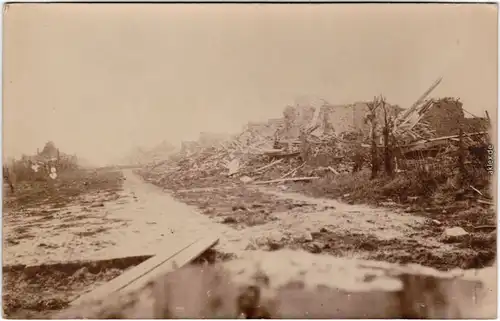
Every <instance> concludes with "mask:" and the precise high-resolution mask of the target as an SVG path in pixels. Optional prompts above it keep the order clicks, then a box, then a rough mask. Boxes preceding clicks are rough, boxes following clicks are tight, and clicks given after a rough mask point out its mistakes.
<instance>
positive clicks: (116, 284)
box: [71, 237, 219, 305]
mask: <svg viewBox="0 0 500 321" xmlns="http://www.w3.org/2000/svg"><path fill="white" fill-rule="evenodd" d="M218 241H219V239H218V238H217V237H205V238H198V239H196V240H194V241H193V240H192V239H191V240H189V241H188V242H182V241H178V240H176V239H169V240H168V243H166V244H165V249H166V250H165V251H164V252H162V253H157V254H156V255H155V256H153V257H152V258H150V259H149V260H146V261H144V262H142V263H141V264H139V265H137V266H135V267H133V268H132V269H130V270H128V271H126V272H125V273H123V274H121V275H120V276H118V277H117V278H114V279H113V280H111V281H109V282H108V283H106V284H103V285H102V286H100V287H98V288H97V289H95V290H93V291H91V292H88V293H85V294H83V295H81V296H80V297H78V298H77V299H76V300H74V301H73V302H71V305H78V304H81V303H83V302H86V301H92V300H100V299H103V298H105V297H107V296H108V295H110V294H112V293H115V292H118V291H120V292H128V291H132V290H134V289H138V288H140V287H142V286H144V285H146V284H147V283H148V282H149V281H150V280H151V279H153V278H155V277H156V276H159V275H162V274H165V273H167V272H171V271H173V270H175V269H176V268H180V267H182V266H184V265H186V264H188V263H189V262H191V261H192V260H194V259H196V258H197V257H198V256H199V255H200V254H202V253H203V252H204V251H205V250H207V249H209V248H211V247H212V246H214V245H215V244H217V242H218Z"/></svg>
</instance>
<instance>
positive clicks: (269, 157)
mask: <svg viewBox="0 0 500 321" xmlns="http://www.w3.org/2000/svg"><path fill="white" fill-rule="evenodd" d="M441 80H442V79H438V80H437V81H436V82H434V83H433V84H432V86H430V87H429V88H428V90H427V91H426V92H425V93H424V94H423V95H421V96H420V97H419V99H418V100H417V101H415V103H414V104H413V105H412V106H410V107H409V108H407V109H402V108H400V107H399V106H397V105H391V104H388V103H386V102H385V98H383V97H375V99H374V101H373V102H366V103H355V104H351V105H345V106H333V105H330V104H328V103H327V102H325V101H323V102H322V103H321V104H307V103H306V104H303V105H295V106H287V107H286V108H285V109H284V111H283V116H282V118H279V119H269V120H268V121H267V122H252V123H248V124H247V125H246V126H245V127H244V128H243V130H242V131H241V132H240V133H239V134H237V135H233V136H220V135H212V134H210V133H202V135H200V138H199V139H198V141H191V142H183V144H182V147H181V150H180V153H178V154H176V155H174V156H172V157H170V158H169V159H168V160H166V161H163V162H160V163H155V164H153V165H150V166H148V167H147V168H146V169H145V170H144V171H143V173H142V174H143V176H145V178H146V179H149V180H150V181H152V182H153V183H156V184H158V185H161V186H164V187H168V188H171V189H179V188H180V189H184V188H188V187H209V186H214V184H217V183H221V182H232V183H234V184H241V183H244V184H246V183H256V184H272V183H280V182H284V181H310V180H313V179H317V178H318V177H323V176H325V175H339V174H342V173H349V172H353V171H356V170H358V169H360V168H361V167H363V165H366V164H368V163H370V160H369V159H370V158H369V154H370V146H371V144H372V143H375V144H376V145H377V146H378V148H380V155H382V153H383V152H382V150H383V148H384V141H383V138H384V134H383V133H384V128H386V129H387V130H389V131H390V137H393V139H392V140H393V141H395V142H397V148H396V149H395V152H396V155H395V156H396V158H398V165H401V167H402V169H403V170H404V169H405V168H409V167H412V166H414V164H411V163H412V162H413V161H414V160H415V159H418V160H419V161H420V162H421V161H422V160H424V161H425V162H427V163H428V164H430V163H432V162H431V161H428V160H427V157H431V158H434V159H438V160H439V163H440V165H441V166H442V165H443V164H448V163H449V164H450V166H451V167H453V166H454V165H453V164H452V163H453V162H455V159H456V157H457V155H456V154H457V149H458V147H457V143H456V142H457V141H459V138H458V135H457V134H458V132H459V128H460V125H461V124H462V123H463V119H464V114H463V111H462V105H461V103H460V102H459V101H458V100H456V99H452V98H443V99H430V98H428V96H429V95H430V93H431V92H432V91H433V90H434V89H435V88H436V87H437V86H438V85H439V84H440V83H441ZM389 126H390V127H389ZM372 130H375V131H376V135H375V136H376V137H378V140H377V141H375V142H372V133H371V132H372ZM443 133H446V134H452V136H443V135H442V134H443ZM485 135H486V133H485V132H477V133H467V134H466V135H465V136H464V141H463V142H464V145H465V148H468V149H471V148H472V149H473V148H476V147H474V146H477V145H478V143H477V140H476V136H478V137H484V136H485ZM469 143H470V144H469ZM472 149H471V151H472ZM476 152H477V151H476ZM478 153H479V154H480V153H481V152H480V151H479V152H478ZM437 154H439V155H440V158H436V155H437ZM483 154H484V153H483ZM443 157H444V158H443ZM443 159H446V160H449V162H445V161H443Z"/></svg>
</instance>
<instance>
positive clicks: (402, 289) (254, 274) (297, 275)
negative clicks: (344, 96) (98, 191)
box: [56, 250, 496, 319]
mask: <svg viewBox="0 0 500 321" xmlns="http://www.w3.org/2000/svg"><path fill="white" fill-rule="evenodd" d="M495 315H496V268H495V267H491V268H486V269H482V270H467V271H463V270H454V271H450V272H439V271H436V270H434V269H431V268H426V267H423V266H419V265H407V266H401V265H397V264H390V263H385V262H375V261H366V260H356V259H347V258H338V257H333V256H329V255H314V254H310V253H307V252H303V251H292V250H280V251H274V252H262V251H248V252H245V253H244V254H243V256H242V257H240V258H238V259H236V260H232V261H228V262H225V263H218V264H216V265H213V266H203V267H200V266H190V267H186V268H183V269H178V270H176V271H175V272H172V273H170V274H168V275H163V276H161V277H158V278H157V279H155V280H154V281H152V282H150V283H149V284H148V285H147V286H145V287H144V288H142V289H138V290H137V291H135V292H134V293H129V294H128V295H126V296H124V295H120V293H115V294H113V295H110V296H109V297H105V298H103V299H102V300H101V301H99V302H93V303H91V304H83V305H80V306H75V307H70V308H69V309H68V310H66V311H63V312H62V313H60V314H59V315H57V316H56V318H58V319H61V318H64V319H80V318H84V319H109V318H113V319H120V318H121V319H177V318H180V319H182V318H189V319H236V318H247V319H250V318H275V319H336V318H340V319H396V318H398V319H400V318H405V319H406V318H416V319H460V318H463V319H469V318H473V319H482V318H495Z"/></svg>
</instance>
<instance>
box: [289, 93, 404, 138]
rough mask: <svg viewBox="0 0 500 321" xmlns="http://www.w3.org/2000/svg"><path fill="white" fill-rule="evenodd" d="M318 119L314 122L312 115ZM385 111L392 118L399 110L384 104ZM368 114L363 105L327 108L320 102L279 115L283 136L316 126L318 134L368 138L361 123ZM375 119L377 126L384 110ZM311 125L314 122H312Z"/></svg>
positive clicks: (383, 116)
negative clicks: (344, 134)
mask: <svg viewBox="0 0 500 321" xmlns="http://www.w3.org/2000/svg"><path fill="white" fill-rule="evenodd" d="M317 109H319V111H318V113H319V114H318V116H317V118H316V119H314V116H315V113H316V112H317ZM386 110H387V112H388V115H389V116H392V117H395V116H396V115H397V114H398V113H399V112H401V111H402V110H403V109H402V108H400V107H399V106H397V105H391V104H386ZM368 113H369V108H368V103H367V102H356V103H353V104H348V105H331V104H329V103H327V102H323V104H322V105H321V106H317V107H314V106H310V105H302V106H288V107H286V108H285V110H284V112H283V118H284V123H285V125H284V129H283V133H284V135H283V136H285V137H287V138H291V137H294V138H295V137H298V136H299V133H300V128H301V127H308V126H314V125H317V126H318V133H320V134H337V135H339V134H343V133H350V132H358V133H362V134H363V135H368V133H369V132H370V124H369V123H367V122H366V121H365V119H366V115H367V114H368ZM376 117H377V121H378V123H379V124H383V123H384V120H385V114H384V109H383V108H379V109H377V111H376ZM313 122H314V123H313Z"/></svg>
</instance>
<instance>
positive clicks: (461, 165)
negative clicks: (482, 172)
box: [458, 127, 466, 185]
mask: <svg viewBox="0 0 500 321" xmlns="http://www.w3.org/2000/svg"><path fill="white" fill-rule="evenodd" d="M458 137H459V138H458V169H459V171H460V184H462V185H463V184H464V183H465V182H464V180H465V174H466V173H465V147H464V133H463V130H462V127H460V132H459V136H458Z"/></svg>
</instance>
